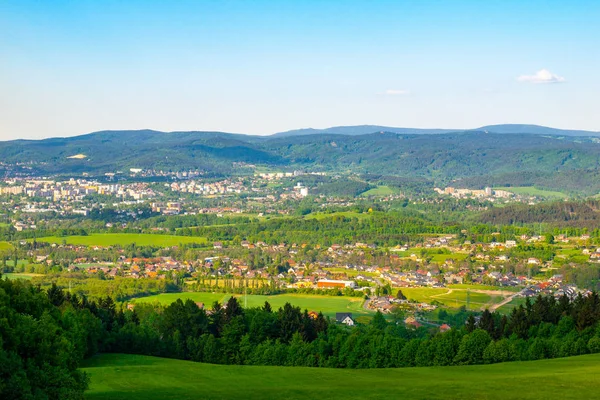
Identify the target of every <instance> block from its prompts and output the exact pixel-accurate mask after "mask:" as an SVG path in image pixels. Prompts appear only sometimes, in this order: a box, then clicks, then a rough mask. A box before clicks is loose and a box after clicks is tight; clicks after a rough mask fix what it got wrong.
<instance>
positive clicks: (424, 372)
mask: <svg viewBox="0 0 600 400" xmlns="http://www.w3.org/2000/svg"><path fill="white" fill-rule="evenodd" d="M83 370H84V371H85V372H86V373H88V374H89V375H90V377H91V385H90V389H89V391H88V392H87V393H86V398H87V399H90V400H93V399H107V400H112V399H115V400H116V399H131V400H135V399H144V400H152V399H167V398H168V399H288V400H293V399H309V398H310V399H316V398H327V399H332V400H333V399H344V400H349V399H391V398H406V399H464V398H473V399H499V400H509V399H542V398H546V399H585V398H594V397H595V396H596V393H597V384H596V382H597V381H596V377H597V375H598V374H599V373H600V356H599V355H597V354H596V355H587V356H578V357H570V358H561V359H554V360H542V361H527V362H511V363H504V364H494V365H476V366H462V367H423V368H400V369H369V370H349V369H328V368H303V367H254V366H233V365H211V364H200V363H194V362H190V361H180V360H171V359H163V358H156V357H147V356H137V355H126V354H101V355H98V356H95V357H93V358H91V359H89V360H87V362H86V365H84V368H83Z"/></svg>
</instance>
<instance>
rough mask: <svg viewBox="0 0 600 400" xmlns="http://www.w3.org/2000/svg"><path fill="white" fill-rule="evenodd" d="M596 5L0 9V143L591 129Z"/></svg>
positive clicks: (597, 67)
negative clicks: (105, 135)
mask: <svg viewBox="0 0 600 400" xmlns="http://www.w3.org/2000/svg"><path fill="white" fill-rule="evenodd" d="M598 21H600V2H598V1H569V2H567V1H507V0H504V1H426V0H422V1H416V0H415V1H400V0H396V1H351V0H347V1H307V0H304V1H260V0H254V1H199V0H197V1H153V0H145V1H132V0H130V1H109V0H107V1H83V0H80V1H74V0H73V1H63V0H53V1H27V0H20V1H12V0H4V1H1V2H0V140H7V139H13V138H40V137H50V136H70V135H76V134H82V133H87V132H91V131H97V130H103V129H142V128H151V129H157V130H166V131H172V130H220V131H228V132H239V133H252V134H270V133H273V132H277V131H283V130H288V129H296V128H306V127H315V128H324V127H329V126H335V125H355V124H378V125H389V126H404V127H422V128H427V127H428V128H474V127H478V126H482V125H486V124H496V123H533V124H540V125H548V126H553V127H558V128H573V129H589V130H596V131H600V112H599V110H600V99H599V95H598V93H600V77H599V75H600V51H598V49H599V48H600V24H599V23H598Z"/></svg>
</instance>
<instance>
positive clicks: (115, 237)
mask: <svg viewBox="0 0 600 400" xmlns="http://www.w3.org/2000/svg"><path fill="white" fill-rule="evenodd" d="M36 240H37V241H38V242H47V243H57V244H61V243H63V241H65V242H66V243H67V244H73V245H81V246H101V247H108V246H116V245H121V246H127V245H129V244H133V243H135V244H136V245H137V246H157V247H161V246H164V247H171V246H177V245H179V244H186V243H198V244H206V243H207V240H206V238H203V237H190V236H175V235H153V234H144V233H94V234H91V235H88V236H65V237H59V236H48V237H42V238H37V239H36Z"/></svg>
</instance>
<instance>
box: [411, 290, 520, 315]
mask: <svg viewBox="0 0 600 400" xmlns="http://www.w3.org/2000/svg"><path fill="white" fill-rule="evenodd" d="M456 286H459V285H456ZM460 286H461V287H462V286H463V285H460ZM464 286H465V289H462V288H460V289H454V288H453V289H450V288H449V289H446V288H421V287H419V288H402V289H400V290H402V293H403V294H404V295H405V296H406V298H407V299H409V300H415V301H418V302H425V303H432V302H434V301H437V302H439V303H442V304H443V305H444V306H446V307H450V308H459V307H462V306H468V309H469V310H484V309H486V308H489V307H491V306H492V305H494V304H497V303H500V302H501V301H502V300H503V299H504V298H505V297H507V296H509V295H510V294H511V292H510V291H506V292H504V291H503V292H502V294H500V288H496V287H493V286H492V287H493V289H486V290H479V291H475V290H476V289H473V290H471V289H470V288H469V290H467V288H466V285H464ZM492 290H493V291H498V293H489V291H492Z"/></svg>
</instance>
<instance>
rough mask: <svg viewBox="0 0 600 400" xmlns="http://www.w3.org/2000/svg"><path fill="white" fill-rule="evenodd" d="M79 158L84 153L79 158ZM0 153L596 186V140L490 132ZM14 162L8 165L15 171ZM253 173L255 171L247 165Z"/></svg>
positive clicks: (103, 141) (129, 140) (72, 142)
mask: <svg viewBox="0 0 600 400" xmlns="http://www.w3.org/2000/svg"><path fill="white" fill-rule="evenodd" d="M73 156H77V158H73ZM0 160H2V161H3V163H7V164H12V165H14V164H19V165H21V166H22V167H21V168H23V170H25V171H28V172H29V173H34V174H55V173H59V174H80V173H82V172H87V173H90V174H91V175H101V174H103V173H105V172H115V171H125V172H126V171H128V169H129V168H143V169H157V170H172V171H181V170H190V169H199V170H203V171H205V172H207V173H213V174H219V175H227V174H231V173H235V172H240V171H241V170H240V164H239V163H246V164H253V165H265V166H269V167H272V168H276V169H287V170H293V169H301V170H307V171H326V172H333V173H357V174H378V175H389V176H400V177H406V178H413V179H414V178H417V179H422V180H431V181H433V182H435V184H437V185H445V184H449V183H451V182H452V181H453V180H457V181H456V182H455V183H453V184H456V185H459V184H461V182H469V183H468V184H469V186H471V187H477V186H488V185H489V186H491V185H493V186H510V185H512V186H515V185H517V186H518V185H520V186H528V185H540V186H542V187H549V188H557V189H559V190H565V189H566V190H568V191H572V192H578V191H581V192H582V193H586V194H595V193H597V192H598V190H600V182H599V181H598V180H597V179H596V178H597V176H598V171H599V169H600V143H597V142H596V138H581V137H577V138H574V137H564V138H562V139H561V138H559V137H556V136H548V137H546V136H541V135H526V134H500V133H484V132H481V131H472V132H462V133H444V134H437V135H420V134H419V135H415V134H412V135H409V134H398V133H393V132H381V133H374V134H368V135H358V136H353V135H339V134H318V135H305V136H292V137H259V136H246V135H236V134H228V133H222V132H172V133H164V132H156V131H149V130H144V131H106V132H97V133H93V134H89V135H82V136H77V137H72V138H55V139H46V140H41V141H23V140H19V141H12V142H1V143H0ZM9 168H14V166H11V165H9V166H6V164H0V173H2V169H5V170H8V169H9ZM244 171H245V172H246V173H251V172H252V170H251V169H248V168H245V169H244Z"/></svg>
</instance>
